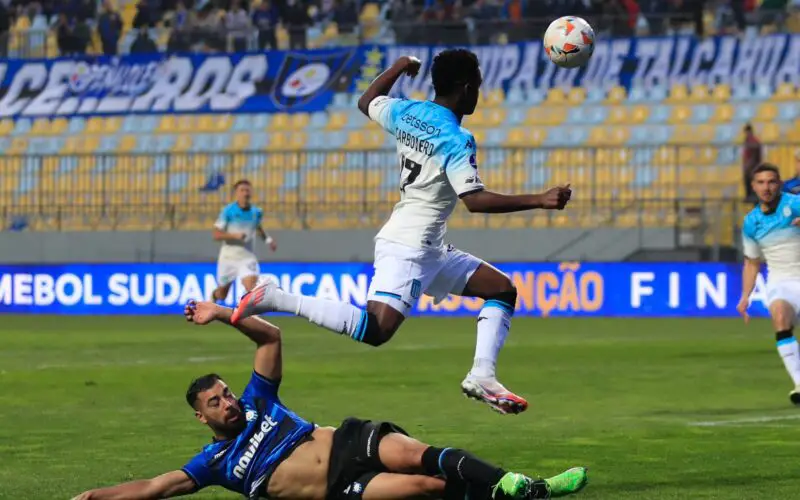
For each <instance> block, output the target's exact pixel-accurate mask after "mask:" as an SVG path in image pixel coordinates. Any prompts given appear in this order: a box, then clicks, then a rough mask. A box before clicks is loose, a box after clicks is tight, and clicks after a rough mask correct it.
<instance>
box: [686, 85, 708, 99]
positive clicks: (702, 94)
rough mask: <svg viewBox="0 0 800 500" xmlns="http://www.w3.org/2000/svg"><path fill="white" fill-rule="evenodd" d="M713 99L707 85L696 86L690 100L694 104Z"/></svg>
mask: <svg viewBox="0 0 800 500" xmlns="http://www.w3.org/2000/svg"><path fill="white" fill-rule="evenodd" d="M710 98H711V94H710V93H709V91H708V87H706V86H705V85H695V86H693V87H692V91H691V93H690V94H689V99H690V100H692V101H693V102H706V101H708V100H709V99H710Z"/></svg>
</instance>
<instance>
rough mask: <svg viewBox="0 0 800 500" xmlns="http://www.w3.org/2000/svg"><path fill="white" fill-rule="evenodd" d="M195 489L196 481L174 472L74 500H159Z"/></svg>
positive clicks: (183, 473) (83, 494)
mask: <svg viewBox="0 0 800 500" xmlns="http://www.w3.org/2000/svg"><path fill="white" fill-rule="evenodd" d="M195 488H196V485H195V484H194V481H192V479H191V478H190V477H189V476H188V475H187V474H186V473H185V472H183V471H182V470H174V471H172V472H167V473H166V474H162V475H160V476H158V477H154V478H152V479H141V480H138V481H131V482H128V483H122V484H118V485H116V486H110V487H108V488H98V489H96V490H89V491H86V492H84V493H81V494H80V495H78V496H76V497H75V498H73V499H72V500H157V499H159V498H172V497H177V496H180V495H186V494H189V493H191V492H193V491H194V490H195Z"/></svg>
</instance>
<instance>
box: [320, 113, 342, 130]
mask: <svg viewBox="0 0 800 500" xmlns="http://www.w3.org/2000/svg"><path fill="white" fill-rule="evenodd" d="M346 125H347V113H342V112H336V111H335V112H333V113H331V114H330V116H329V117H328V123H327V124H326V125H325V128H326V129H327V130H340V129H342V128H344V127H345V126H346Z"/></svg>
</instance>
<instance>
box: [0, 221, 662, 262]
mask: <svg viewBox="0 0 800 500" xmlns="http://www.w3.org/2000/svg"><path fill="white" fill-rule="evenodd" d="M375 232H376V230H375V229H374V228H370V229H365V230H342V231H320V230H315V231H275V232H271V234H273V235H274V236H275V237H276V239H277V240H278V243H279V248H278V252H277V253H275V254H271V255H268V252H267V250H266V248H264V247H262V248H260V250H259V254H260V256H261V258H262V260H263V262H264V263H265V264H264V267H265V268H268V266H269V262H270V261H284V262H286V261H292V262H372V259H373V242H372V238H373V237H374V236H375ZM448 241H449V242H450V243H452V244H454V245H455V246H457V247H459V248H461V249H463V250H465V251H468V252H471V253H474V254H476V255H480V256H481V257H483V258H485V259H487V260H490V261H492V262H531V261H534V262H541V261H565V260H570V261H571V260H576V261H578V260H579V261H595V262H598V261H611V262H613V261H621V260H625V259H626V258H627V257H628V256H630V255H631V254H632V253H634V252H636V251H637V250H641V249H653V250H663V249H672V248H674V245H675V232H674V230H672V229H657V228H653V229H645V228H631V229H611V228H602V229H594V230H586V229H536V230H535V231H521V230H503V229H496V230H491V231H489V230H485V229H481V230H477V229H476V230H457V231H456V230H454V231H450V232H448ZM322 249H324V251H323V250H322ZM218 251H219V245H218V244H216V243H215V242H214V241H212V239H211V230H210V229H209V231H169V232H168V231H154V232H122V231H120V232H96V233H92V232H64V233H59V232H41V233H35V232H30V233H29V232H20V233H14V232H4V233H2V236H0V262H3V263H6V264H28V263H40V264H41V263H57V264H66V263H87V264H90V263H112V262H116V263H133V262H159V263H165V262H213V261H215V260H216V258H217V253H218Z"/></svg>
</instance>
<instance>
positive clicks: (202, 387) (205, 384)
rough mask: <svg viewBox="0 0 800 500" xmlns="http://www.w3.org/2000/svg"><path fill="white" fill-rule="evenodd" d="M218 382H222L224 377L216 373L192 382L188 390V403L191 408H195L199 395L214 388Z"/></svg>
mask: <svg viewBox="0 0 800 500" xmlns="http://www.w3.org/2000/svg"><path fill="white" fill-rule="evenodd" d="M218 380H222V377H220V376H219V375H217V374H216V373H209V374H207V375H203V376H202V377H197V378H196V379H194V380H192V383H191V384H189V388H188V389H187V390H186V402H187V403H189V406H191V407H192V408H194V404H195V403H196V402H197V395H198V394H200V393H201V392H203V391H207V390H209V389H211V388H212V387H214V384H216V383H217V381H218Z"/></svg>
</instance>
